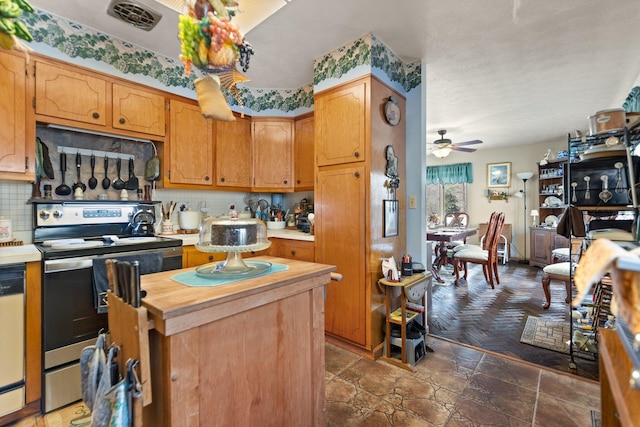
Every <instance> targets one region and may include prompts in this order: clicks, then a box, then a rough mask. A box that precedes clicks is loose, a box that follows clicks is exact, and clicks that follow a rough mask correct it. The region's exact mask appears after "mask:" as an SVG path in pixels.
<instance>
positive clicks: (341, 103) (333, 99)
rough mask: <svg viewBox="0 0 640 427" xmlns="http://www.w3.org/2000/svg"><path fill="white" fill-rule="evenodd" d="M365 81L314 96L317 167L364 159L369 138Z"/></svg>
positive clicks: (368, 112)
mask: <svg viewBox="0 0 640 427" xmlns="http://www.w3.org/2000/svg"><path fill="white" fill-rule="evenodd" d="M369 92H370V88H369V82H368V80H362V79H361V80H356V81H354V82H352V83H349V84H345V85H342V86H340V87H339V88H337V89H330V90H327V91H325V92H321V93H319V94H318V95H316V97H315V101H314V104H315V117H316V122H315V127H316V129H315V140H316V141H315V143H316V155H317V161H318V166H329V165H338V164H343V163H352V162H364V161H366V155H365V153H366V143H367V140H368V138H369V121H370V119H369V115H370V110H369V109H368V108H367V105H368V103H369V101H368V99H367V98H368V93H369Z"/></svg>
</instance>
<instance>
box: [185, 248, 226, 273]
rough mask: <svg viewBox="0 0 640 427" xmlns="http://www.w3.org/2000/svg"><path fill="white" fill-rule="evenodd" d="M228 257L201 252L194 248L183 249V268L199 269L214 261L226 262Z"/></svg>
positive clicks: (223, 254)
mask: <svg viewBox="0 0 640 427" xmlns="http://www.w3.org/2000/svg"><path fill="white" fill-rule="evenodd" d="M226 257H227V254H225V253H217V252H200V251H199V250H197V249H196V248H195V247H193V246H189V247H185V248H183V252H182V267H184V268H187V267H197V266H199V265H203V264H208V263H210V262H214V261H224V260H225V259H226Z"/></svg>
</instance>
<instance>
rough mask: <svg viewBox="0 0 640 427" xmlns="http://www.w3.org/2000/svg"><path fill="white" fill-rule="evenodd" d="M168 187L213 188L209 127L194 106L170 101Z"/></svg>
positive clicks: (210, 127) (211, 135)
mask: <svg viewBox="0 0 640 427" xmlns="http://www.w3.org/2000/svg"><path fill="white" fill-rule="evenodd" d="M170 111H171V114H170V117H171V132H170V139H169V162H168V163H169V171H168V173H167V175H168V180H169V186H171V184H195V185H203V186H204V185H206V186H212V184H213V180H212V177H213V123H212V121H211V120H209V119H205V118H204V116H203V115H202V112H201V111H200V106H199V105H198V104H196V103H193V104H191V103H186V102H182V101H177V100H173V99H172V100H171V105H170Z"/></svg>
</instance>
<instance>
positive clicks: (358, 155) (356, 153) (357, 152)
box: [353, 151, 360, 159]
mask: <svg viewBox="0 0 640 427" xmlns="http://www.w3.org/2000/svg"><path fill="white" fill-rule="evenodd" d="M353 155H354V156H355V157H356V159H357V158H358V157H360V152H359V151H356V152H355V153H353Z"/></svg>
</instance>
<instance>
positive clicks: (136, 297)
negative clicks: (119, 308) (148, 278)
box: [131, 261, 140, 308]
mask: <svg viewBox="0 0 640 427" xmlns="http://www.w3.org/2000/svg"><path fill="white" fill-rule="evenodd" d="M131 283H132V285H133V286H132V288H133V292H132V294H133V297H132V299H133V301H132V302H131V305H133V306H134V307H135V308H138V307H140V263H139V262H138V261H133V263H132V264H131Z"/></svg>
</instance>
